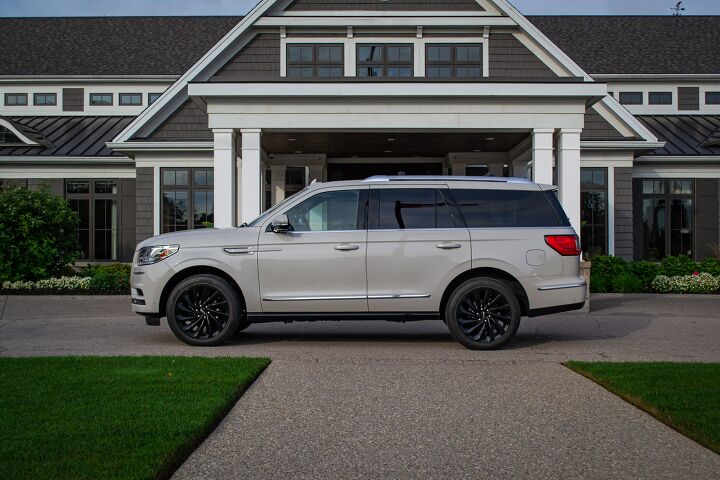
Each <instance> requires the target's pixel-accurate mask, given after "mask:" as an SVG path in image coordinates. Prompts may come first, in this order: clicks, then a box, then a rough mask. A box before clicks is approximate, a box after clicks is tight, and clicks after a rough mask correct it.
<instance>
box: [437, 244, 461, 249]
mask: <svg viewBox="0 0 720 480" xmlns="http://www.w3.org/2000/svg"><path fill="white" fill-rule="evenodd" d="M435 246H436V247H437V248H439V249H441V250H454V249H456V248H462V245H460V244H459V243H438V244H437V245H435Z"/></svg>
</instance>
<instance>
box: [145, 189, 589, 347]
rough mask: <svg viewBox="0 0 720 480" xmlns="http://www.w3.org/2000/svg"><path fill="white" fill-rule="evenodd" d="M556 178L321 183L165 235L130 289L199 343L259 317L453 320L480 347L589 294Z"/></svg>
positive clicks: (458, 335) (497, 343) (459, 336)
mask: <svg viewBox="0 0 720 480" xmlns="http://www.w3.org/2000/svg"><path fill="white" fill-rule="evenodd" d="M579 270H580V248H579V240H578V236H577V234H576V232H575V231H574V230H573V228H572V227H571V226H570V222H569V221H568V219H567V216H566V215H565V213H564V211H563V209H562V207H561V206H560V203H559V201H558V199H557V196H556V188H555V187H551V186H543V185H537V184H535V183H532V182H530V181H528V180H525V179H518V178H493V177H409V176H405V177H403V176H401V177H371V178H369V179H367V180H363V181H350V182H332V183H314V184H312V185H310V186H309V187H307V188H306V189H305V190H303V191H301V192H299V193H297V194H296V195H294V196H292V197H290V198H288V199H286V200H285V201H284V202H281V203H280V204H278V205H276V206H275V207H273V208H272V209H270V210H268V211H267V212H265V213H264V214H262V215H261V216H260V217H258V218H257V219H255V220H254V221H253V222H251V223H250V224H248V225H245V226H243V227H239V228H231V229H208V230H194V231H187V232H179V233H170V234H165V235H160V236H158V237H155V238H151V239H149V240H146V241H144V242H142V243H141V244H140V245H139V246H138V250H137V252H136V253H135V258H134V261H133V271H132V303H133V310H134V311H135V312H136V313H139V314H141V315H144V316H145V317H146V320H147V323H148V324H150V325H159V324H160V318H161V317H165V316H166V317H167V319H168V324H169V326H170V328H171V329H172V331H173V333H174V334H175V335H176V336H177V338H179V339H180V340H182V341H183V342H185V343H187V344H189V345H195V346H215V345H220V344H223V343H224V342H226V341H228V340H230V339H231V338H233V336H235V335H236V334H237V333H238V332H240V331H242V330H244V329H245V328H247V327H248V326H249V325H251V324H252V323H259V322H280V321H282V322H289V321H315V320H353V319H357V320H389V321H411V320H428V319H434V320H443V321H444V322H445V323H446V324H447V326H448V329H449V330H450V333H451V334H452V336H453V337H454V338H455V339H456V340H457V341H458V342H460V343H461V344H462V345H464V346H465V347H467V348H470V349H476V350H488V349H495V348H499V347H501V346H503V345H505V344H506V343H507V342H508V341H510V340H511V339H512V338H513V336H514V335H515V333H516V332H517V329H518V327H519V325H520V319H521V317H522V316H531V317H533V316H540V315H546V314H550V313H557V312H562V311H570V310H577V309H580V308H582V307H583V305H584V303H585V295H586V285H585V281H584V280H583V279H582V278H581V277H580V276H579Z"/></svg>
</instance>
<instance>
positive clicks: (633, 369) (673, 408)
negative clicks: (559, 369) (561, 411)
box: [566, 362, 720, 453]
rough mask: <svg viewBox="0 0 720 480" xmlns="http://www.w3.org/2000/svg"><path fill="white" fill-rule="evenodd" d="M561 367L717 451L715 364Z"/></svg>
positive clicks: (718, 377) (719, 391) (719, 386)
mask: <svg viewBox="0 0 720 480" xmlns="http://www.w3.org/2000/svg"><path fill="white" fill-rule="evenodd" d="M566 365H567V366H568V367H569V368H571V369H573V370H575V371H576V372H578V373H580V374H581V375H584V376H585V377H587V378H589V379H590V380H593V381H594V382H597V383H599V384H600V385H602V386H603V387H605V388H606V389H608V390H609V391H611V392H612V393H614V394H616V395H618V396H619V397H621V398H623V399H625V400H626V401H628V402H630V403H632V404H633V405H635V406H636V407H638V408H640V409H642V410H644V411H646V412H648V413H649V414H650V415H652V416H653V417H655V418H657V419H658V420H660V421H661V422H663V423H665V424H666V425H668V426H670V427H672V428H674V429H675V430H677V431H679V432H680V433H682V434H684V435H686V436H688V437H690V438H692V439H693V440H695V441H696V442H698V443H700V444H702V445H704V446H706V447H707V448H709V449H711V450H713V451H715V452H716V453H720V364H718V363H607V362H602V363H590V362H568V363H567V364H566Z"/></svg>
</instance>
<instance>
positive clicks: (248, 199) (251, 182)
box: [240, 128, 263, 222]
mask: <svg viewBox="0 0 720 480" xmlns="http://www.w3.org/2000/svg"><path fill="white" fill-rule="evenodd" d="M240 133H241V137H240V140H241V143H242V149H241V152H242V153H241V154H240V157H241V160H240V168H241V170H242V172H241V175H240V178H241V182H242V184H241V187H240V196H241V201H240V205H241V208H242V212H241V215H240V218H241V220H242V221H243V222H249V221H251V220H254V219H255V218H256V217H258V216H259V215H260V213H261V210H262V208H261V205H262V189H263V185H262V172H261V170H260V169H261V168H262V144H261V138H262V130H260V129H255V128H252V129H251V128H247V129H242V130H240Z"/></svg>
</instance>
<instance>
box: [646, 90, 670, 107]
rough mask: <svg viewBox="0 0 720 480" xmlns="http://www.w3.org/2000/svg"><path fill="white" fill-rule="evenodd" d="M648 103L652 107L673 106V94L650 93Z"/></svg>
mask: <svg viewBox="0 0 720 480" xmlns="http://www.w3.org/2000/svg"><path fill="white" fill-rule="evenodd" d="M648 103H649V104H650V105H672V103H673V97H672V92H650V93H649V94H648Z"/></svg>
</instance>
